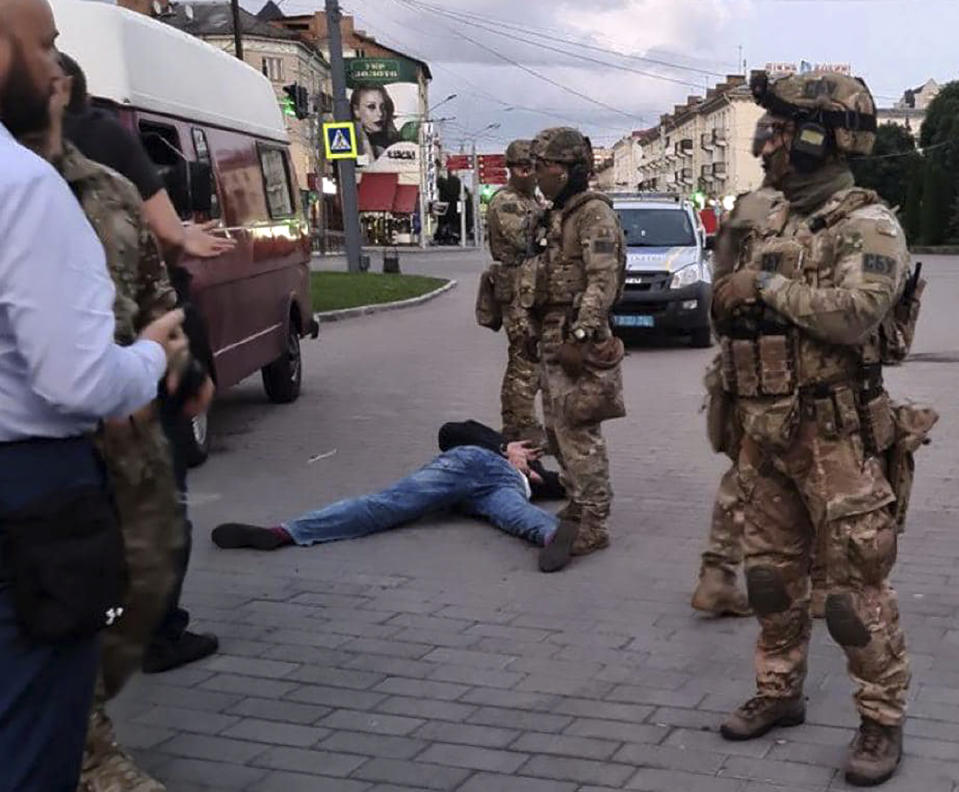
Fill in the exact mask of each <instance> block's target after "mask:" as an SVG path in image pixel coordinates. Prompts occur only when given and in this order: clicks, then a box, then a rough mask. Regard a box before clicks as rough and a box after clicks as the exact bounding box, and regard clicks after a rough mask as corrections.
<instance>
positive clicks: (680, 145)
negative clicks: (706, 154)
mask: <svg viewBox="0 0 959 792" xmlns="http://www.w3.org/2000/svg"><path fill="white" fill-rule="evenodd" d="M675 151H676V156H677V157H691V156H693V139H692V138H683V139H682V140H680V141H678V142H677V143H676V148H675Z"/></svg>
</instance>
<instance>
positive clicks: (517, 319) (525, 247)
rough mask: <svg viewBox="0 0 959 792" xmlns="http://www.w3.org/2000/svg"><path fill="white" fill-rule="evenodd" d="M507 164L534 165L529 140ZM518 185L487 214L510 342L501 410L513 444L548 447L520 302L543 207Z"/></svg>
mask: <svg viewBox="0 0 959 792" xmlns="http://www.w3.org/2000/svg"><path fill="white" fill-rule="evenodd" d="M506 164H507V165H529V164H530V157H529V141H519V140H517V141H513V143H511V144H510V145H509V148H508V149H507V150H506ZM514 182H515V180H514V179H511V180H510V184H508V185H507V186H506V187H504V188H503V189H501V190H499V191H498V192H497V193H496V195H494V196H493V200H492V201H490V205H489V209H488V211H487V215H486V217H487V224H488V228H489V247H490V253H491V254H492V256H493V260H494V262H495V263H494V265H493V267H492V269H491V276H492V279H493V289H494V292H495V297H496V300H497V301H498V302H499V303H500V311H501V313H502V316H503V328H504V330H505V331H506V338H507V341H508V343H509V347H508V351H507V360H506V372H505V373H504V374H503V386H502V389H501V391H500V406H501V411H502V418H503V434H504V435H505V436H506V439H507V440H510V441H512V440H530V441H532V442H534V443H536V444H537V445H542V444H543V443H544V441H545V435H544V432H543V426H542V424H541V423H540V422H539V419H538V418H537V417H536V394H537V393H538V392H539V389H540V379H541V367H540V364H539V361H538V360H536V359H535V355H534V354H533V353H534V352H535V334H534V331H533V328H532V326H531V322H530V319H529V314H528V312H527V310H526V309H525V308H523V307H522V306H521V305H520V303H519V273H520V268H521V265H522V264H523V262H524V261H525V260H526V259H527V258H529V256H530V253H531V251H532V241H533V235H534V231H535V229H536V227H537V226H538V225H539V222H540V219H541V217H542V215H543V207H542V206H541V205H540V203H539V201H537V200H536V197H535V196H534V195H533V194H532V192H526V191H524V190H522V189H521V188H520V187H519V186H518V185H516V184H515V183H514Z"/></svg>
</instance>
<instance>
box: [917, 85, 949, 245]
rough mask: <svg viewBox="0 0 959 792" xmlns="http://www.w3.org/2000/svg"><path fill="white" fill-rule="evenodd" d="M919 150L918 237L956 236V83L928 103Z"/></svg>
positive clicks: (936, 240) (932, 241)
mask: <svg viewBox="0 0 959 792" xmlns="http://www.w3.org/2000/svg"><path fill="white" fill-rule="evenodd" d="M919 145H920V146H921V147H922V149H923V161H924V162H923V181H922V208H921V217H920V237H921V239H922V242H923V243H924V244H927V245H941V244H942V243H943V242H948V241H953V240H956V239H959V220H957V219H956V218H955V216H954V212H955V210H954V207H955V205H956V199H957V198H959V82H951V83H947V84H946V85H944V86H943V87H942V90H941V91H940V92H939V94H938V95H937V96H936V98H935V99H933V100H932V101H931V102H930V103H929V108H928V110H927V111H926V120H925V121H924V122H923V124H922V130H921V131H920V133H919Z"/></svg>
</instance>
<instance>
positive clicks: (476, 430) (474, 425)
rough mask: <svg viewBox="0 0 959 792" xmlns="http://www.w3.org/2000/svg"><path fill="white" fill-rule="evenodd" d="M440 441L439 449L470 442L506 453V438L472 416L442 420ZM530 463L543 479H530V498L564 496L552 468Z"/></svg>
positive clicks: (553, 498)
mask: <svg viewBox="0 0 959 792" xmlns="http://www.w3.org/2000/svg"><path fill="white" fill-rule="evenodd" d="M439 444H440V451H449V449H451V448H456V446H466V445H471V446H479V447H480V448H486V449H488V450H490V451H495V452H496V453H497V454H504V455H505V454H506V438H505V437H503V435H501V434H500V433H499V432H497V431H496V430H495V429H490V428H489V427H488V426H486V425H485V424H481V423H480V422H479V421H473V420H470V421H459V422H456V421H451V422H450V423H445V424H443V425H442V426H441V427H440V434H439ZM529 467H530V470H532V471H534V472H535V473H537V474H538V475H539V477H540V478H542V479H543V483H542V484H539V483H537V482H535V481H533V480H532V479H530V482H529V484H530V489H532V491H533V500H561V499H563V498H565V497H566V490H565V488H564V487H563V485H562V484H561V483H560V480H559V474H558V473H557V472H556V471H555V470H547V469H546V468H545V467H544V466H543V463H542V462H540V461H539V460H536V461H535V462H532V463H530V466H529Z"/></svg>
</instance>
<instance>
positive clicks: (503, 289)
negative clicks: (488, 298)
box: [490, 264, 516, 303]
mask: <svg viewBox="0 0 959 792" xmlns="http://www.w3.org/2000/svg"><path fill="white" fill-rule="evenodd" d="M490 274H491V275H492V279H493V296H494V297H495V298H496V301H497V302H500V303H508V302H512V300H513V294H514V289H513V281H514V280H515V276H516V270H515V269H514V268H513V267H507V266H505V265H503V264H499V265H494V266H492V267H490Z"/></svg>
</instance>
